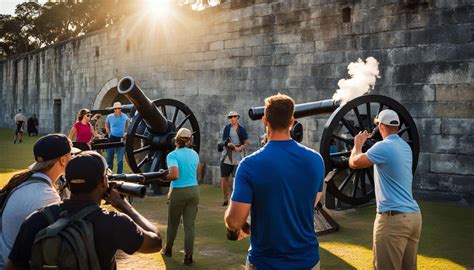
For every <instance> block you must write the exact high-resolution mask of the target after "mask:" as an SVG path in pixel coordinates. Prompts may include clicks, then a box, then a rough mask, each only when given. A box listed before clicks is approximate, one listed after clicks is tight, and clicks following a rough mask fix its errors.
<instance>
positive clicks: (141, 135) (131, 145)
mask: <svg viewBox="0 0 474 270" xmlns="http://www.w3.org/2000/svg"><path fill="white" fill-rule="evenodd" d="M117 90H118V93H119V94H121V95H124V96H125V97H126V98H127V99H128V100H129V101H130V102H131V103H132V104H127V105H124V106H123V107H122V112H126V113H129V115H131V117H132V119H131V122H130V125H129V128H128V130H127V137H126V139H125V141H122V142H107V141H106V140H96V141H94V142H93V143H92V149H94V150H97V149H106V148H110V147H118V146H125V157H126V160H127V163H128V165H129V166H130V168H131V170H132V171H133V172H134V173H151V172H158V171H159V170H160V169H166V156H167V154H168V153H169V152H170V151H172V150H174V149H175V144H174V143H175V141H174V137H175V136H176V132H177V131H178V130H179V129H180V128H182V127H185V128H188V129H189V130H190V131H191V132H192V134H193V145H192V147H193V149H194V150H195V151H196V152H198V153H199V149H200V140H201V135H200V131H199V124H198V121H197V119H196V117H195V116H194V114H193V112H192V111H191V110H190V109H189V107H188V106H186V104H184V103H182V102H180V101H178V100H174V99H157V100H150V99H148V97H147V96H146V95H145V94H144V93H143V91H142V90H141V89H140V88H139V87H138V85H137V84H136V83H135V81H134V79H133V78H132V77H129V76H127V77H124V78H122V79H121V80H120V81H119V82H118V85H117ZM92 112H93V113H100V114H108V113H112V112H113V109H112V108H106V109H104V110H93V111H92ZM152 186H153V189H154V191H155V193H157V194H159V193H160V191H159V187H162V186H169V182H155V183H153V184H152Z"/></svg>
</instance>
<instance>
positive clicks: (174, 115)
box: [171, 107, 179, 124]
mask: <svg viewBox="0 0 474 270" xmlns="http://www.w3.org/2000/svg"><path fill="white" fill-rule="evenodd" d="M178 113H179V109H178V107H176V108H175V110H174V113H173V118H172V119H171V122H172V123H173V124H176V119H178Z"/></svg>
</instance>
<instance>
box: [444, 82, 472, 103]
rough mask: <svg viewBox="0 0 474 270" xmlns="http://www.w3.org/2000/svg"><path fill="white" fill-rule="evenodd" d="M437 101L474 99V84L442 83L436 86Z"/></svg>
mask: <svg viewBox="0 0 474 270" xmlns="http://www.w3.org/2000/svg"><path fill="white" fill-rule="evenodd" d="M436 100H437V101H458V102H463V101H465V102H467V101H474V85H472V84H440V85H437V86H436Z"/></svg>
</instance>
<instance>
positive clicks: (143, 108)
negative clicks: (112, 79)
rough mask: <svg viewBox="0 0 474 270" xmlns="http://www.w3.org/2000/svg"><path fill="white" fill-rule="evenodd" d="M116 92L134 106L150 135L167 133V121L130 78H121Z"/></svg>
mask: <svg viewBox="0 0 474 270" xmlns="http://www.w3.org/2000/svg"><path fill="white" fill-rule="evenodd" d="M117 91H118V92H119V93H120V94H122V95H125V96H126V97H127V98H128V100H130V101H131V102H132V103H133V105H135V108H136V109H137V111H138V113H140V115H141V116H142V117H143V121H144V122H145V124H146V126H147V128H148V130H150V132H151V133H154V134H162V133H165V132H167V131H168V121H167V120H166V118H165V117H164V116H163V114H162V113H161V112H160V111H159V110H158V108H157V107H156V106H155V105H154V104H153V102H152V101H151V100H149V99H148V98H147V97H146V96H145V94H144V93H143V91H142V90H141V89H140V88H139V87H138V85H137V84H136V83H135V81H134V80H133V78H132V77H129V76H127V77H124V78H122V79H121V80H120V81H119V83H118V85H117Z"/></svg>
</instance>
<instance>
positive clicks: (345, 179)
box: [337, 170, 355, 191]
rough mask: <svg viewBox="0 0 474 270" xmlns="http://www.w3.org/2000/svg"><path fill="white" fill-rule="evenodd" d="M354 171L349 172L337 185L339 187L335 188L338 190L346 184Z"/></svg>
mask: <svg viewBox="0 0 474 270" xmlns="http://www.w3.org/2000/svg"><path fill="white" fill-rule="evenodd" d="M354 173H355V171H352V170H351V172H350V173H349V175H347V176H346V178H344V180H343V181H342V183H341V184H340V185H339V187H338V188H337V189H339V191H342V190H343V189H344V187H345V186H346V185H347V183H349V180H351V178H352V176H353V175H354Z"/></svg>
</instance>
